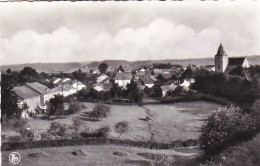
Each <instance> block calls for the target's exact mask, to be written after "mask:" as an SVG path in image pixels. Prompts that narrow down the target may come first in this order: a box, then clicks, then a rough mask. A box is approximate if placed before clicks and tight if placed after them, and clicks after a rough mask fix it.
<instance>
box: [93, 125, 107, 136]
mask: <svg viewBox="0 0 260 166" xmlns="http://www.w3.org/2000/svg"><path fill="white" fill-rule="evenodd" d="M109 131H110V128H109V127H108V126H104V127H101V128H100V129H97V130H95V133H96V134H97V137H103V138H107V135H108V132H109Z"/></svg>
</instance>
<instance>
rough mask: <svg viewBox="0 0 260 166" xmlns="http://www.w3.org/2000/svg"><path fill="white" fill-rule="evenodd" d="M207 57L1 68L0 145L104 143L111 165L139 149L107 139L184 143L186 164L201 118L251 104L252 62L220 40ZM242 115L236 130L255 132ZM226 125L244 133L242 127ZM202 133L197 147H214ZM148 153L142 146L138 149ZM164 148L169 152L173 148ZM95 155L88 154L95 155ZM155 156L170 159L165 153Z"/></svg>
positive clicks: (151, 144)
mask: <svg viewBox="0 0 260 166" xmlns="http://www.w3.org/2000/svg"><path fill="white" fill-rule="evenodd" d="M212 63H213V64H214V65H210V64H208V65H204V66H203V65H202V66H197V65H195V64H192V63H188V65H187V66H183V65H180V64H177V63H176V64H175V63H158V62H157V63H152V64H150V65H142V64H141V65H121V64H117V65H108V64H106V63H105V62H99V63H96V62H95V63H94V64H95V65H93V64H90V65H83V66H81V67H79V68H78V69H77V70H74V71H69V72H68V71H61V72H44V71H37V70H35V69H33V68H32V67H24V68H23V69H22V70H21V71H12V70H11V69H8V70H7V71H6V72H3V73H2V80H1V81H2V90H3V93H2V96H1V97H4V99H5V100H4V101H3V102H2V108H4V109H2V110H3V111H2V118H1V120H2V122H3V125H2V133H1V136H2V142H3V143H4V144H3V148H4V149H5V150H15V149H17V148H18V149H27V148H29V149H30V148H39V147H43V148H44V147H49V146H50V145H51V146H54V147H58V146H65V147H67V145H77V146H78V145H81V146H80V147H82V148H85V149H86V148H89V147H88V146H89V145H91V146H94V145H95V146H96V147H95V148H98V149H99V148H100V147H101V148H102V146H105V145H109V146H111V149H110V148H109V149H110V150H109V152H107V153H108V154H113V157H115V158H113V159H112V160H111V161H110V162H111V163H110V164H108V165H112V164H114V162H119V163H118V164H121V163H122V162H126V161H118V158H117V157H118V155H119V156H120V155H122V156H127V157H128V158H131V157H130V156H129V154H128V153H131V154H132V155H133V156H139V153H136V152H135V150H134V149H128V150H123V151H118V150H117V149H118V148H117V147H114V146H113V144H116V145H121V146H122V147H123V146H125V145H126V144H127V145H131V147H138V148H139V149H138V151H140V150H141V149H140V146H141V147H145V148H150V149H154V148H159V149H160V148H162V149H166V150H171V152H168V153H175V151H174V150H173V151H172V149H175V148H180V149H181V150H185V148H186V147H188V148H189V147H190V148H191V150H192V151H196V153H194V154H193V153H190V152H189V153H185V155H187V156H190V157H189V159H187V160H186V159H185V160H184V159H182V158H179V159H178V162H184V163H187V162H191V163H192V164H191V165H193V164H194V163H196V162H197V158H199V157H201V156H203V152H202V151H201V150H200V148H201V147H200V144H199V140H200V141H204V137H203V134H202V135H201V133H203V131H204V133H205V131H207V130H205V129H204V128H205V127H207V125H206V126H204V123H205V121H206V120H207V117H211V116H214V117H215V114H216V111H217V110H218V111H220V112H229V111H231V112H232V111H233V110H234V111H235V113H239V112H237V111H236V110H237V109H240V108H241V109H243V110H248V112H249V111H251V110H255V109H256V108H257V107H258V106H257V104H258V103H259V84H258V82H259V79H260V72H259V71H260V70H259V66H258V65H256V66H254V65H250V64H249V61H248V59H247V57H229V56H228V53H226V51H225V50H224V48H223V46H222V44H220V45H219V47H218V49H217V52H216V54H215V55H214V60H213V62H212ZM238 87H239V89H243V91H239V90H238V89H237V88H238ZM7 103H8V104H7ZM235 106H236V107H235ZM238 106H239V107H238ZM239 114H240V113H239ZM231 115H232V116H233V113H232V114H231ZM243 116H244V115H243ZM243 116H242V114H241V115H234V117H241V118H244V119H247V120H246V121H247V123H246V124H245V125H248V126H250V127H251V126H253V127H252V128H244V129H246V130H250V132H251V133H257V131H258V128H257V127H256V126H257V125H258V124H256V123H255V120H254V119H250V118H251V117H250V118H249V117H247V116H248V115H247V114H246V115H245V116H246V117H243ZM244 119H243V120H242V122H243V121H244ZM251 122H252V123H251ZM207 123H211V122H210V121H207ZM231 123H233V122H232V120H231ZM224 124H225V123H224ZM242 124H243V123H242ZM171 126H174V127H171ZM231 126H232V125H231ZM203 127H204V128H203ZM234 132H240V133H242V134H244V133H247V131H243V130H241V131H240V130H239V131H236V130H234ZM220 133H222V132H220ZM206 134H209V135H207V136H209V138H208V137H206V138H207V139H205V140H206V142H204V145H206V147H207V148H208V149H206V148H204V149H205V151H212V150H213V149H214V150H215V149H218V148H216V146H219V144H216V146H215V145H214V146H213V147H211V146H210V145H207V143H208V142H207V140H208V139H211V135H210V133H207V132H206ZM246 136H248V135H246ZM249 136H251V135H249ZM218 137H219V136H218ZM82 140H83V142H82ZM64 141H65V142H66V141H67V142H66V143H65V142H64ZM100 141H101V142H102V141H105V142H102V143H100ZM120 141H121V142H120ZM11 144H14V146H13V145H11ZM93 144H94V145H93ZM220 147H222V145H221V146H220ZM67 148H69V151H71V154H73V155H76V156H77V155H79V156H81V155H82V153H83V156H84V157H86V156H88V155H90V154H92V153H90V152H89V151H85V150H82V149H80V150H73V149H75V148H76V147H74V146H73V147H71V148H70V147H69V146H68V147H67ZM145 148H144V149H145ZM76 149H78V148H76ZM144 149H142V150H144ZM56 151H57V150H55V155H56ZM216 151H217V150H216ZM60 153H64V152H60ZM153 153H154V152H152V151H150V150H145V153H144V154H150V155H151V154H153ZM22 154H23V155H26V156H29V158H30V156H34V155H36V156H38V155H39V156H44V157H48V156H49V155H48V154H47V153H45V152H38V151H37V152H35V153H30V152H29V151H23V152H22ZM71 154H64V156H66V158H67V159H66V160H71V157H72V156H71ZM172 155H173V156H174V158H175V157H176V154H172ZM98 156H99V154H96V157H98ZM177 156H178V155H177ZM96 157H89V158H88V160H91V161H93V162H96V160H97V158H96ZM139 157H140V156H139ZM36 158H39V157H36ZM177 158H178V157H177ZM83 161H84V160H83ZM26 162H30V160H26ZM103 162H107V161H106V160H104V161H103ZM129 162H130V163H128V164H130V165H131V164H134V163H135V162H136V161H135V160H134V159H133V158H131V160H129ZM142 162H144V161H141V163H142ZM145 162H148V163H150V165H151V162H161V161H157V160H156V159H153V160H151V159H149V160H148V161H145ZM163 162H173V161H168V158H166V159H165V161H163ZM174 162H176V161H174ZM126 163H127V162H126ZM137 163H138V162H137ZM79 164H80V163H79ZM81 164H83V163H81ZM138 164H140V163H138ZM141 165H142V164H141ZM148 165H149V164H148ZM184 165H185V164H184Z"/></svg>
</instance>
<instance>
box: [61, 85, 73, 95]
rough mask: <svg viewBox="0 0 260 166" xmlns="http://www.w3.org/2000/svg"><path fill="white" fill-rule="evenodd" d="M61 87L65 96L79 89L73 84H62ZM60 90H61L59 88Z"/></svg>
mask: <svg viewBox="0 0 260 166" xmlns="http://www.w3.org/2000/svg"><path fill="white" fill-rule="evenodd" d="M59 89H61V92H62V95H63V96H64V97H67V96H69V95H73V94H75V93H77V90H76V89H75V88H73V86H72V85H70V84H66V85H61V86H60V87H59ZM59 92H60V90H59Z"/></svg>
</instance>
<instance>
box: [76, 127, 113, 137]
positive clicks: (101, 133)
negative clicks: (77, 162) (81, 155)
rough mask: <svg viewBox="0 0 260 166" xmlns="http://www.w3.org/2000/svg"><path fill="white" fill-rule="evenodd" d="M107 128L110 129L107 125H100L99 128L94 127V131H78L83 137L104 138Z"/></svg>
mask: <svg viewBox="0 0 260 166" xmlns="http://www.w3.org/2000/svg"><path fill="white" fill-rule="evenodd" d="M109 130H110V129H109V127H108V126H105V127H101V128H99V129H96V130H95V131H94V132H83V133H80V135H81V136H82V137H83V138H89V137H95V138H100V137H103V138H106V137H107V134H108V132H109Z"/></svg>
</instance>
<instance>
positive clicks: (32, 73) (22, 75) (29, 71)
mask: <svg viewBox="0 0 260 166" xmlns="http://www.w3.org/2000/svg"><path fill="white" fill-rule="evenodd" d="M37 77H38V73H37V72H36V70H35V69H33V68H31V67H24V68H23V70H21V71H20V72H19V75H18V81H19V82H20V83H25V82H33V81H35V78H37Z"/></svg>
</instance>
